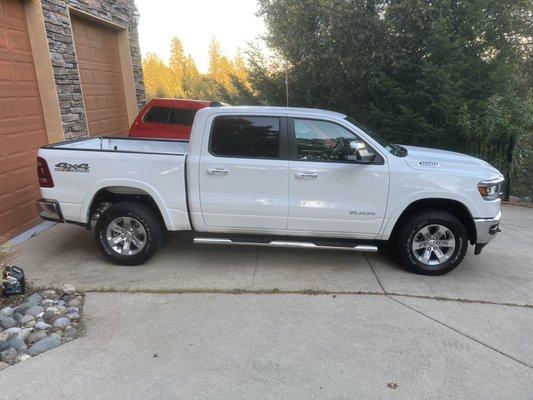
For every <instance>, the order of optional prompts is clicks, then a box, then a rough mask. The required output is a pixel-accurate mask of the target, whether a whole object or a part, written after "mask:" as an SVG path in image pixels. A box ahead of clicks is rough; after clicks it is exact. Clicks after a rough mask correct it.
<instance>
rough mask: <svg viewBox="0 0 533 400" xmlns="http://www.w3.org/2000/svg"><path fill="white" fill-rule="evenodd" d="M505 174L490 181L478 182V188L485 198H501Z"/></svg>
mask: <svg viewBox="0 0 533 400" xmlns="http://www.w3.org/2000/svg"><path fill="white" fill-rule="evenodd" d="M503 181H504V179H503V176H500V177H499V178H496V179H492V180H490V181H481V182H479V183H478V184H477V190H478V191H479V194H480V195H481V197H483V200H496V199H499V198H500V196H501V194H502V188H503Z"/></svg>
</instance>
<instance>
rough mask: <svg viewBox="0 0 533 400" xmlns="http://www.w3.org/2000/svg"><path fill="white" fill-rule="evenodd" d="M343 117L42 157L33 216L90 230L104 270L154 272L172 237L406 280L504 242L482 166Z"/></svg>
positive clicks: (495, 195) (279, 114)
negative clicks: (364, 259) (338, 255)
mask: <svg viewBox="0 0 533 400" xmlns="http://www.w3.org/2000/svg"><path fill="white" fill-rule="evenodd" d="M358 125H359V124H357V123H355V122H354V121H353V120H351V119H350V118H348V117H346V116H345V115H342V114H339V113H335V112H330V111H324V110H315V109H299V108H277V107H208V108H204V109H202V110H200V111H198V113H197V114H196V117H195V120H194V124H193V127H192V133H191V138H190V141H189V142H185V141H175V140H153V139H132V138H109V137H103V138H87V139H80V140H74V141H68V142H62V143H58V144H54V145H49V146H44V147H42V148H41V149H40V150H39V154H38V168H37V169H38V175H39V182H40V186H41V194H42V197H43V198H42V199H41V200H39V201H38V207H39V210H40V214H41V217H42V218H44V219H46V220H52V221H58V222H68V223H74V224H78V225H82V226H85V227H87V228H88V229H91V227H94V230H95V238H96V242H97V244H98V247H99V248H100V250H101V252H102V253H103V255H104V256H105V257H107V258H108V259H109V260H111V261H113V262H115V263H118V264H124V265H136V264H140V263H143V262H144V261H146V260H148V259H149V258H150V257H151V256H152V255H153V254H154V253H155V251H156V249H157V248H158V246H159V245H160V243H161V240H162V239H163V236H164V233H165V231H166V230H168V231H192V238H193V240H194V242H195V243H208V244H240V245H254V246H281V247H296V248H319V249H334V250H350V251H376V250H377V249H378V247H379V246H380V245H384V244H386V243H389V244H391V245H392V246H387V247H388V248H390V249H393V250H394V251H395V254H396V255H397V257H398V259H399V260H400V261H401V262H402V264H403V265H404V266H405V267H407V268H408V269H409V270H410V271H413V272H416V273H421V274H430V275H439V274H443V273H446V272H448V271H450V270H452V269H453V268H455V267H456V266H457V265H458V264H459V263H460V262H461V261H462V259H463V257H464V256H465V253H466V251H467V247H468V243H470V244H472V245H475V253H476V254H479V253H480V251H481V249H482V247H483V246H484V245H486V244H487V243H488V242H489V241H490V240H491V239H493V238H494V236H495V234H496V233H497V232H499V220H500V216H501V212H500V189H501V186H502V183H503V177H502V175H501V174H500V172H498V171H497V170H496V169H494V168H493V167H491V166H490V165H489V164H487V163H486V162H484V161H482V160H479V159H476V158H474V157H470V156H466V155H462V154H458V153H452V152H448V151H441V150H434V149H427V148H419V147H411V146H400V145H395V144H390V143H387V141H385V140H384V139H382V138H381V137H379V136H378V135H375V134H372V133H371V132H370V131H368V130H362V129H361V128H360V125H359V126H358Z"/></svg>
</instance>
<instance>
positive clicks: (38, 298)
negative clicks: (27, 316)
mask: <svg viewBox="0 0 533 400" xmlns="http://www.w3.org/2000/svg"><path fill="white" fill-rule="evenodd" d="M41 300H42V297H41V295H40V294H39V293H34V294H32V295H31V296H29V297H28V299H27V300H26V301H27V302H28V303H30V304H33V305H34V306H36V305H37V304H39V302H40V301H41Z"/></svg>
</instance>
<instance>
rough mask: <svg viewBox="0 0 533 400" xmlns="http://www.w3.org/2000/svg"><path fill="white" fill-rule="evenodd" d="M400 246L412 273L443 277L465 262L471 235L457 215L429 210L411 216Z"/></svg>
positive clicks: (403, 261) (399, 238)
mask: <svg viewBox="0 0 533 400" xmlns="http://www.w3.org/2000/svg"><path fill="white" fill-rule="evenodd" d="M396 246H397V252H398V255H399V257H400V260H401V261H402V264H403V265H404V266H405V267H406V268H407V269H408V270H409V271H411V272H415V273H417V274H424V275H442V274H445V273H447V272H449V271H451V270H452V269H454V268H455V267H457V266H458V265H459V264H460V263H461V261H462V260H463V258H464V256H465V254H466V250H467V247H468V234H467V232H466V229H465V227H464V226H463V224H462V223H461V221H459V219H457V217H455V216H454V215H452V214H450V213H448V212H445V211H442V210H427V211H422V212H419V213H416V214H413V215H411V216H410V218H409V220H408V221H407V223H406V224H405V226H404V227H403V228H402V229H401V231H400V234H399V235H398V240H397V243H396Z"/></svg>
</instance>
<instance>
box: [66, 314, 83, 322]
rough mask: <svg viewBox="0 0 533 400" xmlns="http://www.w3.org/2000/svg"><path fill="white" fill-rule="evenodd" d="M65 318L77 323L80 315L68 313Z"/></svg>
mask: <svg viewBox="0 0 533 400" xmlns="http://www.w3.org/2000/svg"><path fill="white" fill-rule="evenodd" d="M67 318H68V319H69V320H71V321H77V320H79V319H80V314H78V313H77V312H69V313H68V314H67Z"/></svg>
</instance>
